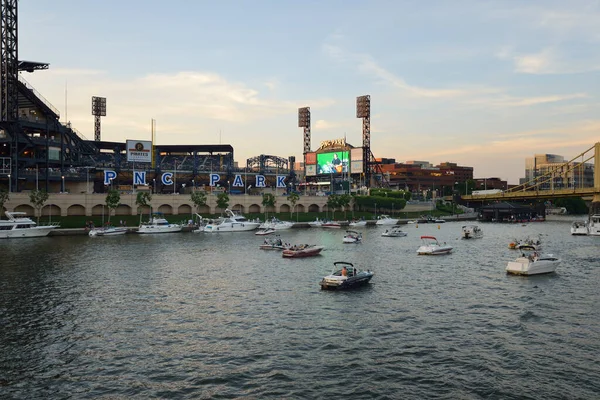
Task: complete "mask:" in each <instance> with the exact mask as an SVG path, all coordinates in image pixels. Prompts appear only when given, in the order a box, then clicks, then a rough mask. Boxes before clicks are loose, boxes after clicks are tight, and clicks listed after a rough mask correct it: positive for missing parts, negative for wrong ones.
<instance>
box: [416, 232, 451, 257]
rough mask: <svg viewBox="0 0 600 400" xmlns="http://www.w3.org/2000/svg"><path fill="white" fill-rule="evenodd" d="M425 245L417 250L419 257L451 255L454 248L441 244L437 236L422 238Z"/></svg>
mask: <svg viewBox="0 0 600 400" xmlns="http://www.w3.org/2000/svg"><path fill="white" fill-rule="evenodd" d="M421 240H422V241H423V244H422V245H421V247H419V248H418V249H417V254H418V255H432V256H436V255H441V254H450V252H452V246H448V245H447V244H446V243H445V242H444V244H440V242H438V240H437V239H436V238H435V236H421Z"/></svg>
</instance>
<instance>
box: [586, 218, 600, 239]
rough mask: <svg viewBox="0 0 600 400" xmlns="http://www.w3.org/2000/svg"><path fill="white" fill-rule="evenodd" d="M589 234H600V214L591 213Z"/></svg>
mask: <svg viewBox="0 0 600 400" xmlns="http://www.w3.org/2000/svg"><path fill="white" fill-rule="evenodd" d="M588 234H589V235H591V236H600V214H593V215H590V218H589V222H588Z"/></svg>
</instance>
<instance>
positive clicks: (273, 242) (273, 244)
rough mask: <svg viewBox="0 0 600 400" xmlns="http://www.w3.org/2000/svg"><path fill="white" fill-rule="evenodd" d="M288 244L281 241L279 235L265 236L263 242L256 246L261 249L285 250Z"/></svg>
mask: <svg viewBox="0 0 600 400" xmlns="http://www.w3.org/2000/svg"><path fill="white" fill-rule="evenodd" d="M289 247H290V245H289V244H288V243H283V242H282V241H281V238H280V237H279V235H277V237H274V238H266V239H265V241H264V242H263V244H261V245H260V246H258V248H259V249H261V250H285V249H287V248H289Z"/></svg>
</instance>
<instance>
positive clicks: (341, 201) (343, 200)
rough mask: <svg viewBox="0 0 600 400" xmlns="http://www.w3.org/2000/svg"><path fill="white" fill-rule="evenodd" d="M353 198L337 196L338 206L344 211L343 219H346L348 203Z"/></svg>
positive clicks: (346, 195) (344, 195) (347, 195)
mask: <svg viewBox="0 0 600 400" xmlns="http://www.w3.org/2000/svg"><path fill="white" fill-rule="evenodd" d="M352 200H353V198H352V196H350V195H349V194H346V193H344V194H342V195H340V196H339V200H338V206H339V207H341V208H342V209H343V210H344V218H347V217H348V208H347V207H348V206H350V203H351V202H352Z"/></svg>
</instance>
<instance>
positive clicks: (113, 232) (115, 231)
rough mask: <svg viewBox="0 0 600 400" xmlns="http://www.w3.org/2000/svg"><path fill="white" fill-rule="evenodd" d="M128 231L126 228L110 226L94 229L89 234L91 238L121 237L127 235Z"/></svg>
mask: <svg viewBox="0 0 600 400" xmlns="http://www.w3.org/2000/svg"><path fill="white" fill-rule="evenodd" d="M127 231H128V229H127V228H126V227H119V226H112V225H108V226H105V227H102V228H92V229H90V231H89V232H88V235H89V236H90V237H94V236H119V235H124V234H126V233H127Z"/></svg>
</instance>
